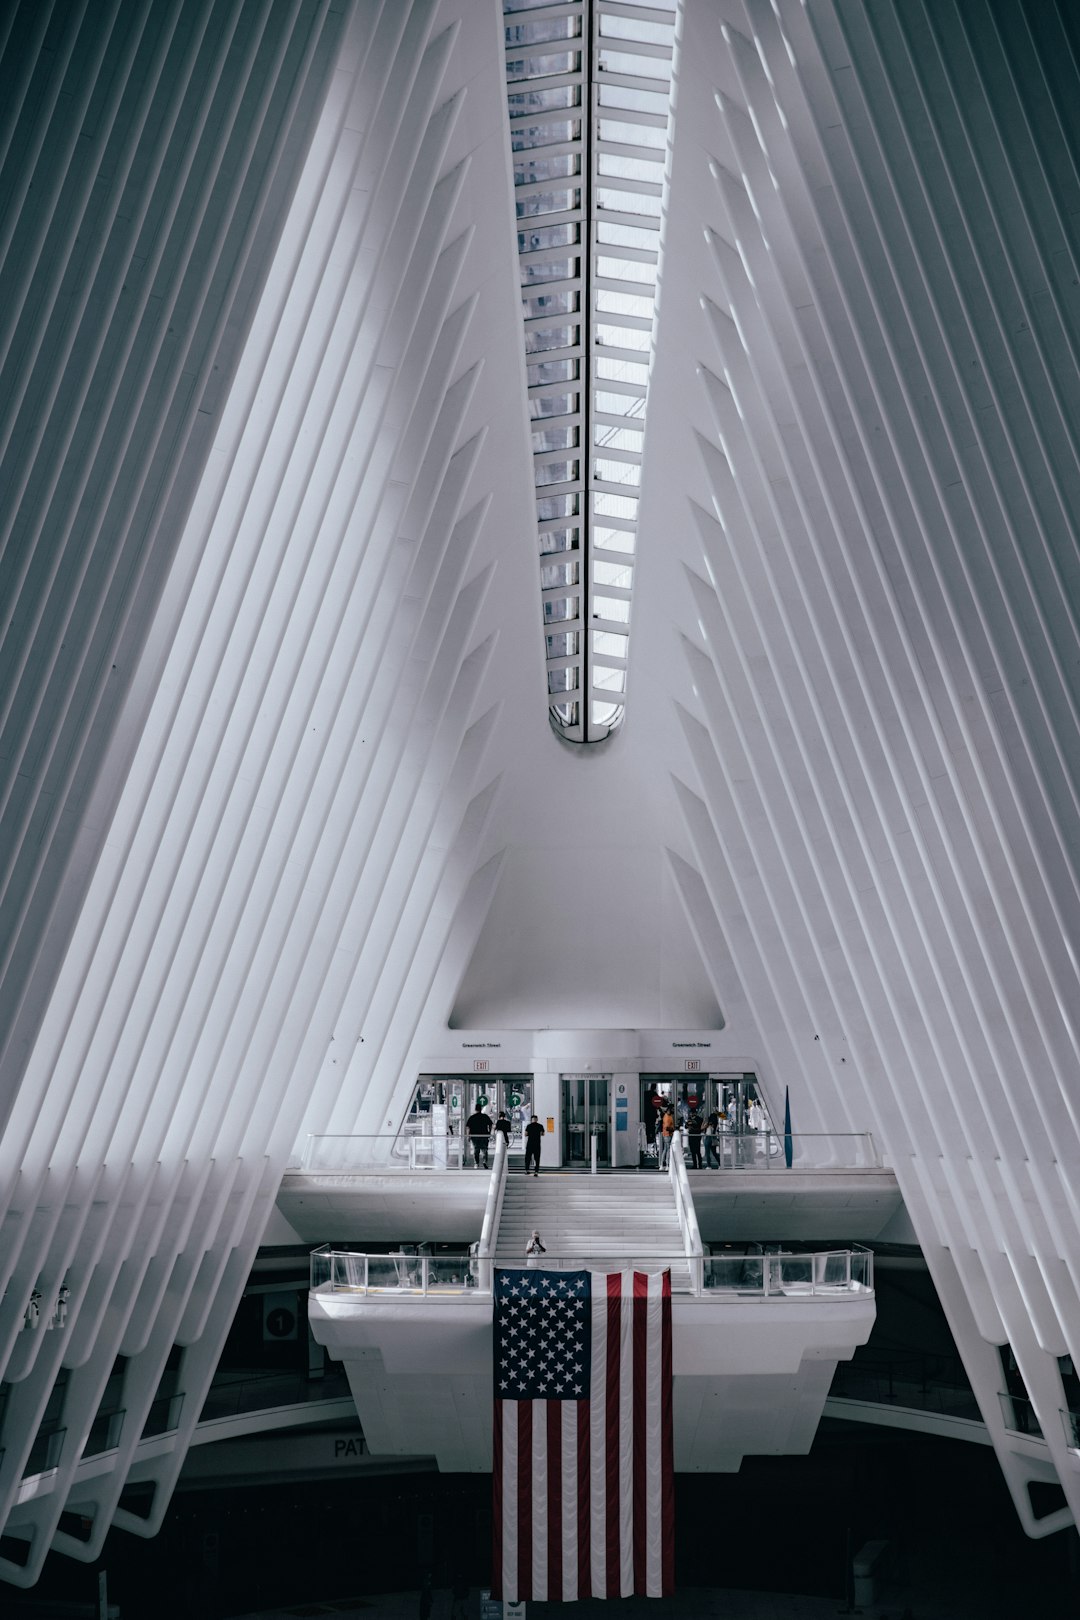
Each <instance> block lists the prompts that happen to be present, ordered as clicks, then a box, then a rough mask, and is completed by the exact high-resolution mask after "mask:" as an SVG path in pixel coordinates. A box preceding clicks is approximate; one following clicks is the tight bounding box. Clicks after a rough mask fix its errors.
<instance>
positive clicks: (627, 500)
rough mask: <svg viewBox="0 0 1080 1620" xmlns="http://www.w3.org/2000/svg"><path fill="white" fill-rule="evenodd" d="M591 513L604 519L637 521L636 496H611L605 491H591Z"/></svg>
mask: <svg viewBox="0 0 1080 1620" xmlns="http://www.w3.org/2000/svg"><path fill="white" fill-rule="evenodd" d="M593 511H594V512H596V513H598V514H601V515H603V516H604V517H619V518H633V519H635V521H636V519H637V496H636V495H634V496H631V495H611V494H609V493H608V492H607V490H602V489H597V490H594V491H593Z"/></svg>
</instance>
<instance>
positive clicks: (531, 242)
mask: <svg viewBox="0 0 1080 1620" xmlns="http://www.w3.org/2000/svg"><path fill="white" fill-rule="evenodd" d="M580 240H581V226H580V225H578V224H576V223H575V222H574V221H573V220H571V221H568V222H567V223H566V224H564V225H538V226H536V227H535V229H534V230H531V231H518V239H517V243H518V252H519V253H535V252H538V251H539V250H540V249H542V248H559V247H574V246H576V244H577V243H578V242H580Z"/></svg>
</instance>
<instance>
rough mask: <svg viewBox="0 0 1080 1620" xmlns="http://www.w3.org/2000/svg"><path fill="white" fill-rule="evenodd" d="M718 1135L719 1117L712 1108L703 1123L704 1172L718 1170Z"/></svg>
mask: <svg viewBox="0 0 1080 1620" xmlns="http://www.w3.org/2000/svg"><path fill="white" fill-rule="evenodd" d="M719 1133H720V1115H719V1114H718V1113H717V1111H716V1109H715V1108H714V1109H713V1111H712V1113H711V1114H710V1115H709V1117H708V1119H707V1120H706V1121H705V1131H704V1136H705V1168H706V1170H719V1169H720V1154H719V1153H718V1152H717V1146H716V1144H717V1142H718V1140H719Z"/></svg>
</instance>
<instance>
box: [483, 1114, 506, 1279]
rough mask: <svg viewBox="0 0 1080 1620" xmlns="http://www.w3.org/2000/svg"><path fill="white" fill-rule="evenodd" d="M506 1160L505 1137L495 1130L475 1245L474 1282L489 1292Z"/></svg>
mask: <svg viewBox="0 0 1080 1620" xmlns="http://www.w3.org/2000/svg"><path fill="white" fill-rule="evenodd" d="M508 1160H509V1152H508V1149H507V1146H506V1138H505V1136H504V1135H503V1133H502V1132H501V1131H496V1132H495V1163H494V1164H493V1166H492V1169H491V1181H490V1183H489V1184H488V1195H487V1201H486V1203H485V1205H484V1224H483V1226H482V1227H481V1228H480V1241H479V1243H478V1244H477V1246H476V1267H477V1269H476V1279H475V1280H476V1284H477V1286H478V1287H480V1288H486V1289H487V1290H488V1291H489V1292H490V1290H491V1266H492V1261H493V1260H494V1257H495V1245H496V1244H497V1243H498V1241H499V1222H500V1221H501V1220H502V1208H503V1198H504V1196H505V1194H506V1166H507V1163H508Z"/></svg>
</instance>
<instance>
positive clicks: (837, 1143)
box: [298, 1127, 881, 1187]
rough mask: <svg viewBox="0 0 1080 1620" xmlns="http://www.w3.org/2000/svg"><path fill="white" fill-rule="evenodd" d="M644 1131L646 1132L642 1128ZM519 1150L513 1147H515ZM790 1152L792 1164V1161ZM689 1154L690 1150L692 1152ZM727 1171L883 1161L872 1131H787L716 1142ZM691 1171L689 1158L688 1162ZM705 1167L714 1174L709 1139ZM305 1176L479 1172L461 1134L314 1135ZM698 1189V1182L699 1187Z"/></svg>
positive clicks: (729, 1134) (849, 1166)
mask: <svg viewBox="0 0 1080 1620" xmlns="http://www.w3.org/2000/svg"><path fill="white" fill-rule="evenodd" d="M642 1130H644V1127H642ZM512 1146H513V1145H512ZM789 1147H790V1155H791V1164H790V1167H789V1166H788V1162H787V1155H788V1149H789ZM687 1154H689V1149H688V1148H687ZM715 1156H716V1158H717V1159H718V1160H719V1168H720V1169H721V1170H758V1171H760V1170H768V1171H775V1172H776V1173H777V1174H778V1175H779V1174H782V1173H783V1172H784V1171H785V1170H786V1169H788V1168H790V1169H792V1170H873V1169H880V1168H881V1156H880V1154H879V1153H878V1151H877V1149H876V1147H875V1145H874V1139H873V1137H872V1136H871V1134H870V1132H869V1131H850V1132H843V1133H836V1132H830V1133H819V1134H807V1133H800V1134H795V1133H792V1134H791V1135H790V1136H785V1134H784V1133H783V1132H782V1131H742V1132H734V1131H722V1132H720V1133H719V1134H718V1135H717V1136H716V1138H715ZM687 1162H688V1165H689V1158H688V1160H687ZM702 1165H703V1168H708V1163H707V1157H706V1153H705V1139H704V1138H702ZM298 1168H299V1170H300V1171H301V1172H303V1173H305V1174H311V1175H335V1174H341V1175H350V1174H354V1173H357V1172H360V1171H364V1172H366V1173H369V1174H378V1173H379V1172H381V1171H383V1170H466V1169H472V1168H473V1155H472V1151H471V1144H470V1142H469V1139H468V1137H466V1136H461V1135H457V1134H448V1135H433V1134H429V1133H423V1132H416V1133H414V1132H411V1131H402V1132H398V1133H391V1132H385V1133H383V1134H381V1135H367V1136H352V1135H349V1136H346V1135H317V1136H316V1135H312V1136H309V1137H308V1138H307V1140H306V1142H305V1143H304V1147H303V1151H302V1153H301V1154H300V1162H299V1166H298ZM694 1185H695V1187H696V1186H697V1185H698V1182H697V1181H695V1183H694Z"/></svg>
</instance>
